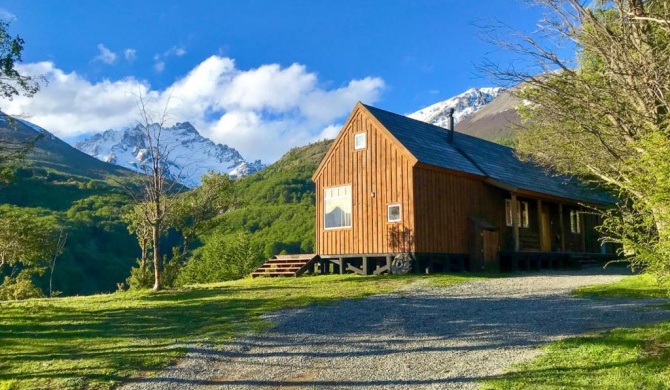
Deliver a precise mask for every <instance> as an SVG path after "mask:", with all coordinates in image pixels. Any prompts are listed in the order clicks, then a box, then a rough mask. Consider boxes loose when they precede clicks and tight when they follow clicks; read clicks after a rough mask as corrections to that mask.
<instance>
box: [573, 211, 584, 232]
mask: <svg viewBox="0 0 670 390" xmlns="http://www.w3.org/2000/svg"><path fill="white" fill-rule="evenodd" d="M579 214H580V212H579V211H576V210H572V211H570V233H572V234H580V233H581V232H582V224H581V220H580V218H579Z"/></svg>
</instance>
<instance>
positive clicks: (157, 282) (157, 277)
mask: <svg viewBox="0 0 670 390" xmlns="http://www.w3.org/2000/svg"><path fill="white" fill-rule="evenodd" d="M151 230H152V234H153V237H152V238H153V242H154V288H153V290H154V291H158V290H161V289H162V288H163V285H162V283H161V268H160V264H161V248H160V226H158V224H154V226H153V227H152V229H151Z"/></svg>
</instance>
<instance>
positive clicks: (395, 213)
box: [388, 204, 402, 222]
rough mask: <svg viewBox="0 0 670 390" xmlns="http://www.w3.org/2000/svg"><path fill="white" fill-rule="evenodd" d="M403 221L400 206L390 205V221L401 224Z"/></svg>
mask: <svg viewBox="0 0 670 390" xmlns="http://www.w3.org/2000/svg"><path fill="white" fill-rule="evenodd" d="M401 220H402V215H401V210H400V205H399V204H390V205H388V221H389V222H400V221H401Z"/></svg>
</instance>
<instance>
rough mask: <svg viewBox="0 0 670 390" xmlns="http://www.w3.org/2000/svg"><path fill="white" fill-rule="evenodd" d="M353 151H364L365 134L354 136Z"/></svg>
mask: <svg viewBox="0 0 670 390" xmlns="http://www.w3.org/2000/svg"><path fill="white" fill-rule="evenodd" d="M354 149H356V150H358V149H365V133H359V134H356V135H355V136H354Z"/></svg>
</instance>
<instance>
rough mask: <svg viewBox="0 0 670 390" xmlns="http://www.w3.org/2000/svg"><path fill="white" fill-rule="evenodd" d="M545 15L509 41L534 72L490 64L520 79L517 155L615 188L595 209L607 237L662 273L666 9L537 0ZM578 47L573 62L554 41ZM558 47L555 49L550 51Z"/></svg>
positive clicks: (666, 229) (656, 3) (633, 0)
mask: <svg viewBox="0 0 670 390" xmlns="http://www.w3.org/2000/svg"><path fill="white" fill-rule="evenodd" d="M539 3H540V4H542V5H543V6H544V7H545V8H547V9H548V11H549V16H548V18H547V19H546V20H545V21H544V23H542V24H541V26H543V30H542V33H544V35H543V37H542V38H541V39H534V38H533V37H524V40H523V41H522V42H518V43H516V44H509V43H508V45H507V47H510V48H512V49H513V50H516V51H518V52H520V53H522V54H525V55H526V58H530V59H532V61H533V63H534V65H535V68H533V69H534V70H535V71H537V70H540V71H542V73H541V74H539V75H537V74H528V73H526V72H519V71H516V70H514V69H500V68H494V69H493V72H494V73H496V74H497V75H498V76H499V77H503V78H506V79H508V80H513V81H515V82H523V83H525V84H524V85H526V88H524V89H523V90H522V92H521V93H520V97H521V98H523V99H525V100H526V101H527V102H529V103H530V104H528V105H526V106H525V107H523V108H522V116H523V117H524V119H525V123H526V125H527V126H528V127H529V131H527V132H524V133H522V135H521V136H520V138H519V143H518V150H519V151H520V152H521V153H522V154H523V155H524V156H526V157H527V158H529V159H531V160H533V161H535V162H537V163H540V164H542V165H545V166H547V167H550V168H552V169H556V170H558V171H559V172H562V173H568V174H573V175H577V176H580V177H582V178H584V179H586V180H592V181H594V182H595V183H597V184H599V185H602V186H606V187H608V188H610V189H612V190H614V191H616V192H617V193H618V194H619V196H620V198H621V202H620V204H619V205H618V209H616V210H609V211H607V212H605V213H604V216H605V217H606V218H605V221H606V222H605V224H604V226H603V228H602V231H603V233H605V234H606V235H607V240H609V241H613V242H617V243H620V244H623V248H624V254H625V255H627V256H629V257H630V259H631V260H632V261H633V265H635V266H642V267H645V268H646V269H647V270H648V271H649V272H652V273H655V274H657V275H659V276H661V277H662V276H666V275H669V274H670V261H669V260H668V259H670V226H668V223H669V222H670V179H669V177H668V172H670V170H669V169H668V168H670V166H669V165H668V157H670V155H669V154H668V151H669V150H670V149H669V148H668V147H669V146H670V116H669V113H670V67H669V66H668V64H670V7H668V3H667V1H663V0H613V1H595V2H590V3H589V6H588V7H587V6H585V5H583V4H582V3H583V2H581V1H577V0H563V1H553V0H541V1H539ZM566 42H571V43H574V44H575V45H576V46H577V54H576V60H577V61H576V63H572V62H571V61H569V60H568V61H565V60H562V59H560V56H559V54H558V53H560V50H559V48H560V45H562V44H564V43H566ZM551 43H558V46H553V47H552V46H551Z"/></svg>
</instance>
